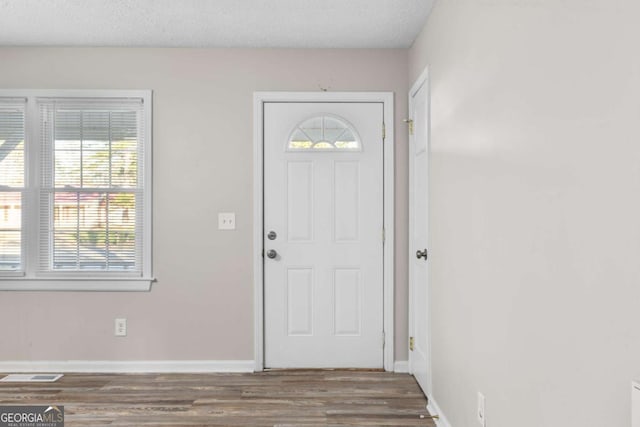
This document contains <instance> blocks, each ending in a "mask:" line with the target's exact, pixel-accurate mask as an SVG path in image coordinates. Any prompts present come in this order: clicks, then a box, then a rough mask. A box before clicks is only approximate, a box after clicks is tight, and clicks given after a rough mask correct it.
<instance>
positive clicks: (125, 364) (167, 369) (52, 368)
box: [0, 360, 254, 373]
mask: <svg viewBox="0 0 640 427" xmlns="http://www.w3.org/2000/svg"><path fill="white" fill-rule="evenodd" d="M253 368H254V361H253V360H131V361H107V360H51V361H49V360H47V361H41V360H36V361H6V362H0V372H6V373H30V372H61V373H65V372H91V373H172V372H175V373H207V372H253Z"/></svg>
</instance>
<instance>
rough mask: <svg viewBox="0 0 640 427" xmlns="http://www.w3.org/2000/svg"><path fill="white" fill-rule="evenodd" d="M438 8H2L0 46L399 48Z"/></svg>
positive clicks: (316, 0)
mask: <svg viewBox="0 0 640 427" xmlns="http://www.w3.org/2000/svg"><path fill="white" fill-rule="evenodd" d="M434 1H435V0H0V46H150V47H174V46H175V47H290V48H314V47H317V48H330V47H334V48H398V47H400V48H402V47H409V46H411V44H412V43H413V41H414V40H415V38H416V36H417V35H418V33H419V32H420V30H421V29H422V27H423V25H424V23H425V21H426V19H427V15H428V14H429V11H430V9H431V6H432V4H433V2H434Z"/></svg>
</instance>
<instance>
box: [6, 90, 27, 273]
mask: <svg viewBox="0 0 640 427" xmlns="http://www.w3.org/2000/svg"><path fill="white" fill-rule="evenodd" d="M25 108H26V99H25V98H0V272H3V271H4V272H7V271H9V272H11V271H15V272H18V271H21V270H22V269H23V250H22V241H23V229H22V200H23V196H24V191H25V154H24V153H25Z"/></svg>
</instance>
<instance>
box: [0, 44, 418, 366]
mask: <svg viewBox="0 0 640 427" xmlns="http://www.w3.org/2000/svg"><path fill="white" fill-rule="evenodd" d="M407 54H408V53H407V50H406V49H399V50H392V49H387V50H269V49H262V50H251V49H106V48H103V49H80V48H68V49H61V48H47V49H35V48H4V49H0V64H1V68H0V88H32V89H33V88H35V89H46V88H53V89H58V88H59V89H62V88H69V89H71V88H73V89H152V90H153V91H154V122H153V130H154V175H155V176H154V179H155V181H154V190H155V191H154V211H153V213H154V235H153V239H154V244H153V249H154V265H155V276H156V277H157V278H158V283H157V284H155V285H154V287H153V290H152V291H151V292H149V293H70V292H62V293H21V292H4V293H2V294H1V295H0V324H1V325H3V326H2V329H1V331H2V345H0V360H20V361H29V360H68V359H73V360H250V359H253V282H252V280H253V279H252V261H251V260H252V258H251V256H250V255H249V254H250V253H251V251H252V250H253V248H252V224H253V223H252V221H253V219H252V183H253V181H252V180H253V175H252V170H253V157H252V156H253V145H252V144H253V141H252V138H253V129H252V127H253V117H252V102H253V92H254V91H278V90H281V91H315V90H319V87H320V86H322V87H329V88H330V90H335V91H341V90H342V91H344V90H349V91H393V92H395V95H396V98H395V101H396V129H397V130H396V168H397V170H396V215H397V216H396V218H397V225H396V242H395V244H396V256H397V258H396V331H395V332H396V355H397V359H398V360H406V358H407V351H406V347H407V344H406V343H407V338H406V336H407V322H406V316H407V310H406V307H407V271H406V270H407V269H406V265H407V250H406V246H407V226H406V224H407V193H408V190H407V171H406V169H407V167H406V165H407V149H406V147H407V135H406V129H405V127H404V126H402V122H401V120H402V119H403V118H404V117H406V104H407V98H406V92H407V87H408V70H407V63H408V62H407ZM220 211H222V212H229V211H232V212H236V220H237V230H236V231H234V232H220V231H218V230H217V214H218V212H220ZM119 316H123V317H127V318H128V323H129V324H128V329H129V330H128V333H129V335H128V336H127V337H126V338H115V337H114V336H113V319H114V318H115V317H119Z"/></svg>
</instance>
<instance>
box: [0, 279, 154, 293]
mask: <svg viewBox="0 0 640 427" xmlns="http://www.w3.org/2000/svg"><path fill="white" fill-rule="evenodd" d="M153 282H155V279H139V278H135V279H130V278H110V279H69V278H65V279H63V278H54V279H51V278H47V279H17V278H12V279H0V291H40V292H57V291H69V292H149V291H150V290H151V284H152V283H153Z"/></svg>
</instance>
